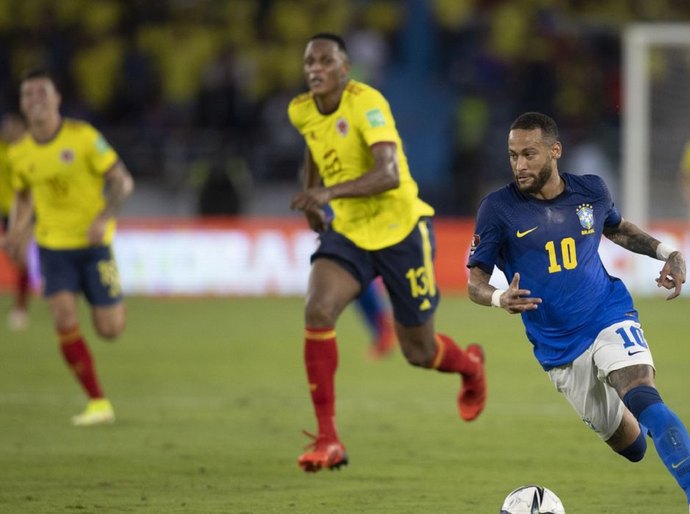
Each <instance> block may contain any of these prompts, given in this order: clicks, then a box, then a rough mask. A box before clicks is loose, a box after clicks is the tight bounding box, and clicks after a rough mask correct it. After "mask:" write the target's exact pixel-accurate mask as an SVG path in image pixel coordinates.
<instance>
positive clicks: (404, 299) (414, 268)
mask: <svg viewBox="0 0 690 514" xmlns="http://www.w3.org/2000/svg"><path fill="white" fill-rule="evenodd" d="M435 255H436V240H435V238H434V230H433V225H432V223H431V219H430V218H421V219H420V220H419V221H418V222H417V225H416V226H415V228H414V230H412V232H410V234H409V235H408V236H407V237H406V238H405V239H403V240H402V241H400V242H399V243H398V244H395V245H393V246H389V247H388V248H383V249H381V250H363V249H362V248H360V247H358V246H357V245H355V244H354V243H353V242H352V241H350V240H349V239H348V238H346V237H345V236H343V235H341V234H339V233H337V232H335V231H333V230H332V229H331V228H330V227H329V228H328V230H326V232H324V233H322V234H321V235H320V236H319V247H318V248H317V249H316V251H315V252H314V253H313V254H312V256H311V262H314V261H315V260H316V259H319V258H328V259H331V260H333V261H335V262H337V263H338V264H340V265H341V266H342V267H343V268H345V269H346V270H347V271H348V272H349V273H350V274H351V275H352V276H353V277H354V278H355V279H356V280H357V281H358V282H359V283H360V284H361V287H362V291H364V290H365V289H366V288H367V286H368V285H369V283H370V282H371V281H372V280H374V279H375V278H376V277H377V276H381V278H382V279H383V283H384V285H385V286H386V290H387V291H388V295H389V296H390V299H391V305H392V307H393V316H394V317H395V320H396V321H397V322H398V323H400V324H402V325H405V326H408V327H412V326H419V325H423V324H424V323H426V321H427V320H428V319H429V318H430V317H431V316H432V315H433V313H434V311H435V310H436V307H437V306H438V302H439V300H440V292H439V290H438V285H437V284H436V277H435V274H434V257H435Z"/></svg>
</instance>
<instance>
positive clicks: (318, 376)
mask: <svg viewBox="0 0 690 514" xmlns="http://www.w3.org/2000/svg"><path fill="white" fill-rule="evenodd" d="M304 363H305V366H306V368H307V380H308V381H309V391H310V392H311V402H312V404H313V405H314V411H315V413H316V419H317V421H318V424H319V435H325V436H328V437H330V438H334V439H337V438H338V434H337V431H336V429H335V370H336V369H337V368H338V346H337V344H336V338H335V329H333V328H308V327H307V328H306V329H305V333H304Z"/></svg>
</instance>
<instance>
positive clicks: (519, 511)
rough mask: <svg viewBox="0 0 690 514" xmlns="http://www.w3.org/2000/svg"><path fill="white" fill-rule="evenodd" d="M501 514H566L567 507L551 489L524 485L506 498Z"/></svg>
mask: <svg viewBox="0 0 690 514" xmlns="http://www.w3.org/2000/svg"><path fill="white" fill-rule="evenodd" d="M501 514H565V507H563V503H562V502H561V500H560V498H559V497H558V496H556V494H555V493H554V492H553V491H551V490H550V489H547V488H546V487H542V486H540V485H524V486H522V487H518V488H517V489H515V490H514V491H511V492H510V494H509V495H508V496H506V499H505V501H504V502H503V506H502V507H501Z"/></svg>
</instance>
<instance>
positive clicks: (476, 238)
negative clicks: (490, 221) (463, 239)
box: [470, 234, 479, 255]
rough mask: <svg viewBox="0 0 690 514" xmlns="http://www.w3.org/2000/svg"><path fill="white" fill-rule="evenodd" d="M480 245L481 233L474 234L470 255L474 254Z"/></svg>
mask: <svg viewBox="0 0 690 514" xmlns="http://www.w3.org/2000/svg"><path fill="white" fill-rule="evenodd" d="M478 246H479V234H474V235H473V236H472V244H471V245H470V255H474V252H476V251H477V247H478Z"/></svg>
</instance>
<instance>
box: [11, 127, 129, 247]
mask: <svg viewBox="0 0 690 514" xmlns="http://www.w3.org/2000/svg"><path fill="white" fill-rule="evenodd" d="M118 159H119V157H118V155H117V153H115V151H114V150H113V149H112V148H111V147H110V145H109V144H108V143H107V141H106V140H105V139H104V138H103V136H102V135H101V134H100V133H99V132H98V131H97V130H96V129H95V128H94V127H92V126H91V125H90V124H89V123H87V122H85V121H78V120H73V119H67V118H66V119H64V120H63V122H62V126H61V127H60V129H59V130H58V133H57V134H56V135H55V137H54V138H53V139H52V140H50V141H48V142H46V143H38V142H36V141H35V140H34V138H33V137H32V136H31V135H30V134H26V135H25V136H24V137H23V138H22V139H20V140H19V141H18V142H17V143H15V144H13V145H11V146H10V149H9V160H10V165H11V167H12V185H13V187H14V189H15V190H16V191H26V190H30V191H31V196H32V198H33V205H34V213H35V216H36V222H35V228H34V237H35V239H36V242H37V243H38V244H39V245H41V246H43V247H45V248H50V249H53V250H72V249H79V248H87V247H88V246H89V240H88V230H89V227H90V226H91V223H92V222H93V221H94V219H96V217H97V216H98V214H99V213H100V212H101V211H102V210H103V208H104V207H105V196H104V187H105V179H104V175H105V173H106V172H108V171H109V170H110V169H111V168H112V167H113V166H114V165H115V164H116V163H117V161H118ZM114 233H115V220H114V219H111V220H110V221H109V222H108V226H107V229H106V232H105V236H104V238H103V242H104V244H110V243H111V242H112V239H113V236H114Z"/></svg>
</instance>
